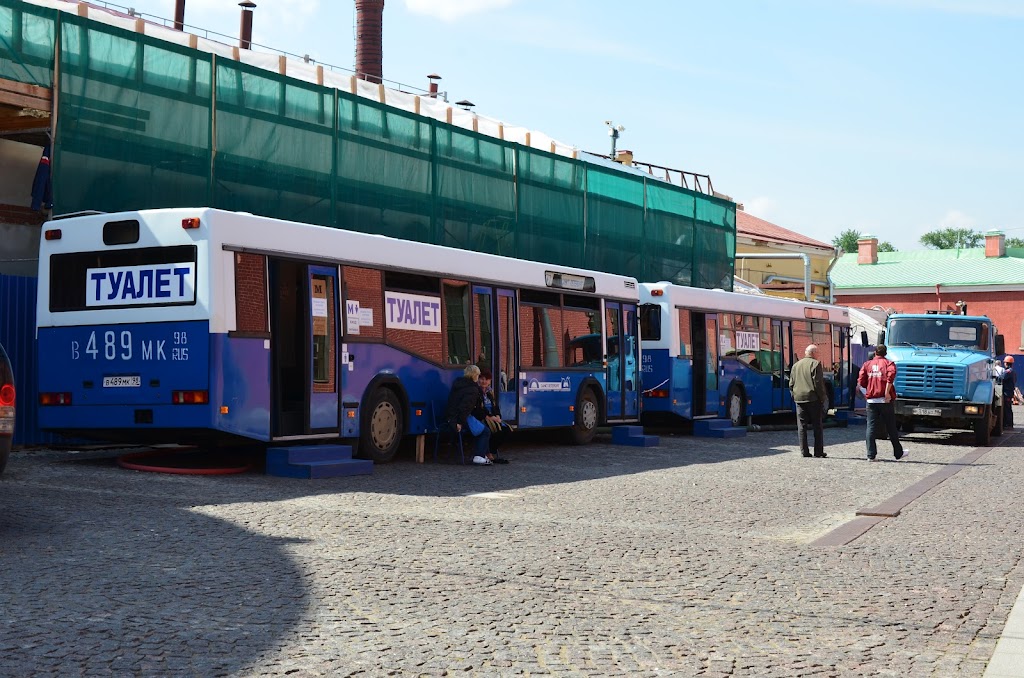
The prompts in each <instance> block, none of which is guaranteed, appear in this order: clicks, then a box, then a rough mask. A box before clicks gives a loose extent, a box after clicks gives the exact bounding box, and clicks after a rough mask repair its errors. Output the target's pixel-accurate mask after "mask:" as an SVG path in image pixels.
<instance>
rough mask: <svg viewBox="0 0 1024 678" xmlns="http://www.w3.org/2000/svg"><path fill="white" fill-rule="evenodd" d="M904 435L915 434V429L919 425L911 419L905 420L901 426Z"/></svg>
mask: <svg viewBox="0 0 1024 678" xmlns="http://www.w3.org/2000/svg"><path fill="white" fill-rule="evenodd" d="M900 428H902V429H903V432H904V433H913V432H914V429H915V428H917V424H916V423H914V422H913V421H911V420H910V419H904V420H903V424H902V425H901V426H900Z"/></svg>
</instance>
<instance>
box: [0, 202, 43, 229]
mask: <svg viewBox="0 0 1024 678" xmlns="http://www.w3.org/2000/svg"><path fill="white" fill-rule="evenodd" d="M44 221H46V213H45V212H36V211H35V210H33V209H29V208H28V207H20V206H18V205H7V204H4V203H0V224H16V225H26V226H41V225H42V223H43V222H44Z"/></svg>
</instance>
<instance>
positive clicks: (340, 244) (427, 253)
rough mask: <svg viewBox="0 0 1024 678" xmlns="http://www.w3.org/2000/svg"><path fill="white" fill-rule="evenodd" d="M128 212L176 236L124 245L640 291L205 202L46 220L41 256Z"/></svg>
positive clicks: (600, 291)
mask: <svg viewBox="0 0 1024 678" xmlns="http://www.w3.org/2000/svg"><path fill="white" fill-rule="evenodd" d="M190 217H199V218H200V219H201V220H202V226H201V227H200V228H199V229H195V230H185V229H182V228H181V220H182V219H185V218H190ZM131 219H137V220H138V221H139V222H140V223H143V224H147V225H149V226H150V227H153V228H164V227H166V228H167V229H168V231H167V235H170V234H173V236H172V239H171V240H169V239H168V238H167V237H163V236H161V235H158V237H157V239H158V242H157V243H153V242H148V243H146V242H143V241H142V240H140V242H139V243H137V244H135V245H130V246H125V247H128V248H130V247H139V246H147V245H150V246H151V245H152V244H159V245H171V244H189V243H192V242H195V241H196V240H200V239H201V240H206V241H207V242H208V243H209V244H210V246H211V247H210V249H211V256H213V255H214V254H215V252H216V251H219V250H222V249H239V250H245V251H258V252H261V253H265V254H269V255H275V254H276V255H279V256H282V257H289V258H309V259H311V260H313V261H314V262H316V261H319V262H335V261H337V262H344V263H348V264H356V265H364V266H367V267H380V268H385V269H395V270H409V271H414V272H418V273H424V274H428V275H436V276H438V277H450V278H455V279H460V280H470V281H474V282H485V283H493V284H495V285H498V286H500V285H508V286H510V287H530V288H536V289H548V290H552V291H556V290H557V291H564V292H567V293H574V294H586V292H584V291H583V289H582V287H577V286H576V284H577V283H579V284H582V282H583V280H584V279H587V278H590V279H593V281H594V282H593V286H594V289H593V291H592V292H591V293H593V294H597V295H601V296H607V297H612V298H617V299H623V300H627V301H634V302H635V301H637V300H638V299H639V296H638V284H637V281H636V279H635V278H631V277H628V276H623V275H616V274H612V273H601V272H597V271H587V270H583V269H578V268H573V267H569V266H559V265H555V264H545V263H538V262H533V261H527V260H524V259H514V258H511V257H503V256H498V255H494V254H484V253H481V252H473V251H470V250H462V249H457V248H453V247H443V246H440V245H431V244H426V243H420V242H413V241H408V240H400V239H398V238H391V237H387V236H383V235H373V234H367V233H358V232H355V231H347V230H344V229H340V228H330V227H326V226H315V225H311V224H304V223H298V222H292V221H284V220H280V219H271V218H268V217H261V216H256V215H253V214H247V213H241V212H229V211H224V210H217V209H211V208H202V207H200V208H174V209H156V210H141V211H137V212H120V213H116V214H91V215H85V216H76V217H72V218H69V219H60V220H57V221H55V222H51V223H50V224H48V225H47V226H45V227H44V229H43V230H44V231H45V230H46V229H47V228H60V229H62V231H63V236H62V239H61V240H57V241H44V243H45V247H44V248H43V254H42V255H41V256H45V255H51V254H55V253H60V252H77V251H92V250H103V249H109V248H108V246H106V245H104V244H103V239H102V226H103V224H105V223H107V222H110V221H122V220H131ZM165 225H166V226H165ZM551 273H557V274H561V277H560V280H555V281H551V279H550V277H551V276H550V274H551Z"/></svg>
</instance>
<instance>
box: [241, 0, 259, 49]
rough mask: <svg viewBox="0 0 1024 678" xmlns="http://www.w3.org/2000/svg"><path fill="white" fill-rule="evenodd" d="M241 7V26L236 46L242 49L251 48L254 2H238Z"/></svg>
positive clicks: (249, 0) (247, 0)
mask: <svg viewBox="0 0 1024 678" xmlns="http://www.w3.org/2000/svg"><path fill="white" fill-rule="evenodd" d="M238 6H239V7H241V8H242V26H241V28H240V29H239V39H238V46H239V47H241V48H242V49H252V11H253V10H254V9H256V3H255V2H251V0H245V2H240V3H238Z"/></svg>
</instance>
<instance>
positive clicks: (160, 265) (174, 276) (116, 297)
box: [50, 245, 196, 312]
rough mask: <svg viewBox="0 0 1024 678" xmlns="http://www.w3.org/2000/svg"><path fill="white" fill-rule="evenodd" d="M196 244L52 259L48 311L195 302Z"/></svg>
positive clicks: (122, 250) (88, 253) (77, 253)
mask: <svg viewBox="0 0 1024 678" xmlns="http://www.w3.org/2000/svg"><path fill="white" fill-rule="evenodd" d="M195 281H196V246H195V245H177V246H174V247H145V248H140V249H121V250H105V251H99V252H72V253H68V254H55V255H53V256H51V257H50V311H52V312H59V311H83V310H86V309H97V308H110V307H118V308H126V307H139V306H170V305H174V306H178V305H185V304H194V303H195V301H196V293H195Z"/></svg>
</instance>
